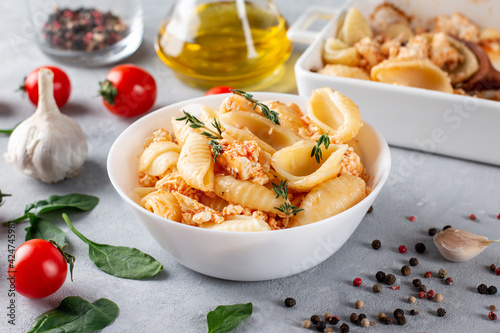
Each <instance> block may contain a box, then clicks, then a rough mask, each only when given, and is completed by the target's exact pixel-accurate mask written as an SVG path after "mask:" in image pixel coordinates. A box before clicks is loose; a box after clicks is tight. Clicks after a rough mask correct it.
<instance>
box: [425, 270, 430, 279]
mask: <svg viewBox="0 0 500 333" xmlns="http://www.w3.org/2000/svg"><path fill="white" fill-rule="evenodd" d="M431 276H432V272H431V271H428V272H425V274H424V277H425V278H430V277H431Z"/></svg>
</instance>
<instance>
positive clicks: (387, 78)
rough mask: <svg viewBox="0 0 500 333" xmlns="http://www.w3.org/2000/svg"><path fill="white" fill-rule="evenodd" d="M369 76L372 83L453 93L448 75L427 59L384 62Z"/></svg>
mask: <svg viewBox="0 0 500 333" xmlns="http://www.w3.org/2000/svg"><path fill="white" fill-rule="evenodd" d="M370 76H371V78H372V80H374V81H380V82H385V83H392V84H399V85H402V86H408V87H415V88H423V89H430V90H437V91H442V92H447V93H453V87H452V86H451V82H450V78H449V76H448V74H446V72H445V71H443V70H441V68H439V67H438V66H436V65H435V64H434V63H433V62H432V61H430V60H429V59H419V60H397V59H395V60H384V61H382V62H381V63H380V64H378V65H376V66H374V67H373V68H372V70H371V74H370Z"/></svg>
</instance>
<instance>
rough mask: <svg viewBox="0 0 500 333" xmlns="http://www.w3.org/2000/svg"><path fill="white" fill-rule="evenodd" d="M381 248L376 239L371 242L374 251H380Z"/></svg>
mask: <svg viewBox="0 0 500 333" xmlns="http://www.w3.org/2000/svg"><path fill="white" fill-rule="evenodd" d="M381 246H382V243H381V242H380V241H379V240H378V239H375V240H374V241H373V242H372V247H373V249H374V250H378V249H380V247H381Z"/></svg>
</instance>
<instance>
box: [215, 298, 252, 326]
mask: <svg viewBox="0 0 500 333" xmlns="http://www.w3.org/2000/svg"><path fill="white" fill-rule="evenodd" d="M252 309H253V308H252V303H247V304H234V305H220V306H218V307H217V308H216V309H215V310H214V311H210V312H209V313H208V314H207V324H208V333H226V332H231V331H232V330H234V328H235V327H236V326H238V324H239V323H240V322H241V321H243V319H245V318H247V317H250V316H251V315H252Z"/></svg>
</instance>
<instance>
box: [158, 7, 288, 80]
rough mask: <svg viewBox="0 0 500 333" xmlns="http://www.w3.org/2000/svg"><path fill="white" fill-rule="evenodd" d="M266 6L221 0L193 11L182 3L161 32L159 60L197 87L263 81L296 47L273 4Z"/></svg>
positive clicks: (164, 23) (159, 34) (159, 36)
mask: <svg viewBox="0 0 500 333" xmlns="http://www.w3.org/2000/svg"><path fill="white" fill-rule="evenodd" d="M187 2H188V3H189V1H187ZM255 2H258V1H255ZM260 2H261V3H264V4H266V6H259V4H258V3H253V2H252V1H243V0H235V1H218V2H208V3H203V4H197V5H196V6H195V7H194V8H191V10H190V11H187V10H186V9H187V8H183V4H184V5H186V3H184V1H182V0H181V1H180V2H179V3H178V5H177V6H175V7H174V10H173V12H172V13H171V15H169V17H168V18H167V19H166V21H164V22H163V23H162V25H161V27H160V30H159V32H158V36H157V40H156V51H157V53H158V55H159V57H160V58H161V59H162V60H163V61H164V62H165V63H166V64H167V65H168V66H169V67H171V68H172V69H173V70H174V72H175V74H176V75H177V76H178V77H179V78H180V79H181V80H183V81H185V82H186V83H188V84H190V85H194V86H199V87H213V86H216V85H222V84H223V85H230V86H235V87H244V86H248V85H251V84H254V83H256V82H258V81H260V80H262V79H263V78H265V77H267V76H269V75H270V74H272V73H273V72H274V71H275V70H276V69H277V68H278V67H279V66H280V65H282V64H283V63H284V62H285V61H286V60H287V59H288V57H289V56H290V53H291V50H292V44H291V42H290V41H289V40H288V38H287V37H286V30H287V24H286V22H285V20H284V18H283V17H282V16H281V15H280V14H279V12H278V10H277V9H276V7H275V6H274V5H273V3H272V1H260ZM191 3H193V1H191ZM195 3H196V1H195ZM184 7H186V6H184Z"/></svg>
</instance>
